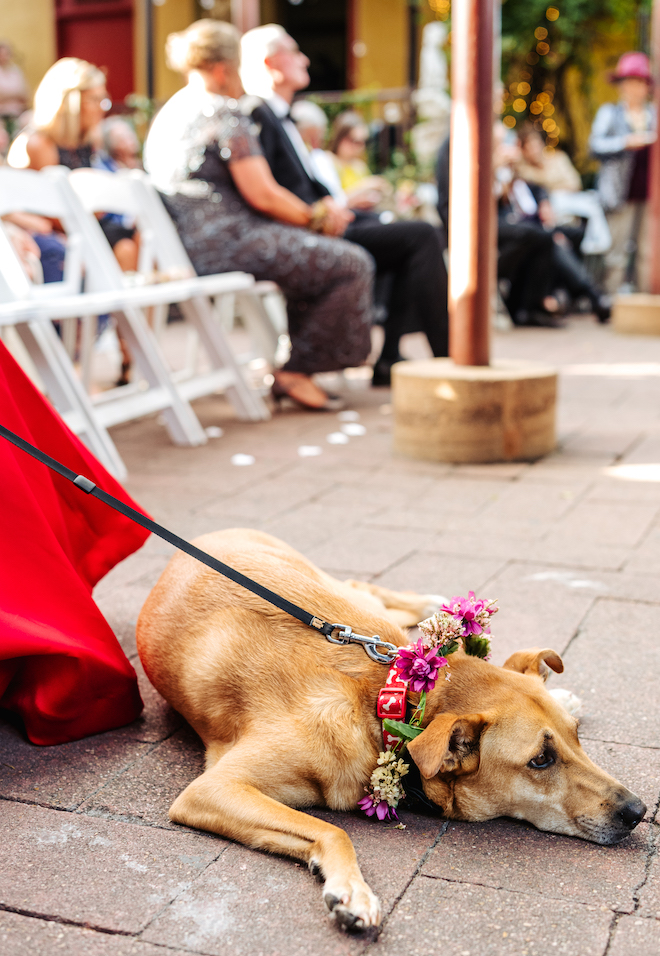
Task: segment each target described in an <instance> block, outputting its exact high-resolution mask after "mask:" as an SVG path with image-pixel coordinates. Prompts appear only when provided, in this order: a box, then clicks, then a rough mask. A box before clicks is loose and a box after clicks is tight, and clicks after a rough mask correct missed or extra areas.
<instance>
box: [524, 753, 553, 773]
mask: <svg viewBox="0 0 660 956" xmlns="http://www.w3.org/2000/svg"><path fill="white" fill-rule="evenodd" d="M554 762H555V758H554V757H553V756H552V754H551V753H550V752H549V751H547V750H542V751H541V753H540V754H537V755H536V757H532V759H531V760H530V761H529V763H528V764H527V766H528V767H531V768H532V770H545V769H546V767H551V766H552V764H553V763H554Z"/></svg>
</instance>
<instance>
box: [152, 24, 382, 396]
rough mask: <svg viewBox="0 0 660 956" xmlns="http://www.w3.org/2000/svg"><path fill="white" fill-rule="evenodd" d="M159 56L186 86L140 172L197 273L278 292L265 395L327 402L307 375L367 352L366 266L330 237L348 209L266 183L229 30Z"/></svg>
mask: <svg viewBox="0 0 660 956" xmlns="http://www.w3.org/2000/svg"><path fill="white" fill-rule="evenodd" d="M167 55H168V61H169V63H170V64H171V66H172V68H173V69H176V70H178V71H179V72H181V73H183V74H184V75H185V76H186V77H187V81H188V82H187V86H186V87H184V89H182V90H179V92H178V93H175V95H174V96H173V97H172V98H171V99H170V100H168V102H167V103H166V104H165V106H163V108H162V109H161V111H160V112H159V113H158V114H157V116H156V118H155V119H154V122H153V124H152V126H151V129H150V131H149V135H148V137H147V141H146V143H145V150H144V161H145V167H146V169H147V171H148V172H149V174H150V176H151V177H152V180H153V182H154V185H155V186H156V188H157V189H159V190H160V191H161V193H162V194H163V199H164V201H165V204H166V206H167V208H168V209H169V211H170V213H171V215H172V217H173V219H174V221H175V223H176V226H177V228H178V230H179V233H180V235H181V239H182V240H183V243H184V245H185V247H186V249H187V250H188V254H189V255H190V258H191V260H192V262H193V265H194V267H195V269H196V270H197V272H198V273H199V274H200V275H208V274H212V273H217V272H231V271H234V270H237V269H238V270H242V271H245V272H249V273H252V275H254V276H255V277H256V278H257V279H272V280H274V281H275V282H277V283H278V285H279V286H280V288H281V289H282V292H283V293H284V295H285V297H286V300H287V314H288V320H289V335H290V338H291V356H290V358H289V360H288V362H287V363H286V365H285V366H284V367H283V368H282V369H280V370H278V371H276V372H275V383H274V385H273V395H274V397H275V398H281V397H282V396H285V395H286V396H288V397H289V398H292V399H293V400H294V401H296V402H298V403H299V404H300V405H303V406H305V407H306V408H313V409H318V410H332V409H335V408H337V407H338V405H339V402H338V401H337V399H336V397H333V396H329V395H327V394H326V393H325V392H324V391H323V389H321V388H320V387H319V386H318V385H317V384H316V383H315V382H314V380H313V379H312V375H314V373H315V372H331V371H336V370H338V369H343V368H347V367H351V366H357V365H361V364H362V363H363V362H364V361H365V360H366V358H367V356H368V354H369V351H370V348H371V337H370V324H371V311H372V298H371V290H372V283H373V262H372V259H371V257H370V256H369V255H368V254H367V253H366V252H364V250H363V249H360V248H359V247H358V246H355V245H353V244H352V243H350V242H345V241H344V240H343V239H340V238H338V235H339V234H340V233H341V232H343V230H344V228H345V226H346V223H347V222H348V220H349V219H350V218H351V214H350V213H348V212H346V211H344V210H340V209H338V208H337V207H336V205H335V204H333V203H331V202H329V201H326V200H325V199H324V198H322V197H320V196H319V197H315V199H312V201H311V202H307V201H303V200H301V199H299V198H298V197H297V196H295V195H294V194H293V193H291V192H290V191H289V190H288V189H285V188H283V187H282V186H280V185H278V183H277V182H276V181H275V180H274V179H273V176H272V173H271V171H270V168H269V166H268V163H267V162H266V160H265V159H264V156H263V153H262V150H261V147H260V145H259V140H258V138H257V136H256V132H255V128H254V126H253V124H252V122H251V121H250V120H249V119H248V118H247V117H246V116H244V115H243V114H242V113H241V111H240V109H239V107H238V102H237V100H238V97H239V96H240V95H241V94H242V92H243V90H242V87H241V81H240V77H239V74H238V66H239V56H240V44H239V34H238V32H237V30H236V29H235V27H233V26H231V24H229V23H222V22H220V21H217V20H210V19H209V20H199V21H197V22H196V23H193V24H192V25H191V26H189V27H188V28H187V29H186V30H184V31H183V32H182V33H174V34H171V35H170V36H169V37H168V41H167ZM324 195H325V194H324Z"/></svg>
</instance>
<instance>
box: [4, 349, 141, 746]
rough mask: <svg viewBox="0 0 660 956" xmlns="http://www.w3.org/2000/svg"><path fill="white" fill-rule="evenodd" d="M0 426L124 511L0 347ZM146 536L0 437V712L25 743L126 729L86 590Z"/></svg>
mask: <svg viewBox="0 0 660 956" xmlns="http://www.w3.org/2000/svg"><path fill="white" fill-rule="evenodd" d="M0 424H3V425H4V426H5V427H7V428H10V429H11V430H12V431H13V432H15V433H16V434H17V435H19V436H20V437H21V438H24V439H26V440H27V441H29V442H31V443H32V444H33V445H36V446H37V447H38V448H40V449H41V450H42V451H44V452H46V454H48V455H51V456H52V457H53V458H56V459H57V460H58V461H61V462H62V463H63V464H64V465H66V466H67V467H69V468H71V469H72V470H73V471H76V472H78V473H79V474H83V475H87V476H88V477H89V478H91V479H92V480H93V481H94V482H96V484H98V485H99V487H100V488H103V490H104V491H107V492H109V493H110V494H112V495H114V496H115V497H117V498H121V499H122V500H123V501H125V502H126V503H127V504H129V505H132V506H133V507H136V505H135V502H133V501H132V500H131V498H129V497H128V495H127V494H126V492H125V491H124V490H123V488H122V487H121V485H119V484H118V483H117V482H116V481H115V480H114V478H112V477H111V476H110V475H109V474H108V472H107V471H106V470H105V469H104V468H103V467H102V465H100V464H99V462H98V461H97V460H96V459H95V458H94V456H93V455H92V454H91V452H89V451H88V450H87V449H86V448H85V446H84V445H83V444H82V443H81V442H80V441H79V440H78V439H77V438H76V436H75V435H73V434H72V433H71V432H70V431H69V429H68V428H67V426H66V425H65V424H64V422H63V421H62V419H61V418H60V417H59V415H58V414H57V412H55V411H54V410H53V408H52V407H51V406H50V405H49V404H48V402H47V401H46V400H45V399H44V398H43V397H42V396H41V395H40V394H39V392H38V391H37V389H35V387H34V386H33V385H32V383H31V382H30V380H29V379H28V378H27V376H26V375H25V374H24V372H23V371H22V370H21V368H20V367H19V366H18V365H17V364H16V362H15V361H14V359H13V358H12V356H11V355H10V354H9V352H8V351H7V349H6V348H5V347H4V345H2V343H1V342H0ZM148 536H149V532H148V531H146V530H145V529H144V528H141V527H140V526H139V525H136V524H134V523H133V522H131V521H129V520H128V519H127V518H124V517H123V515H120V514H118V513H117V512H115V511H113V510H111V509H110V508H108V507H107V505H104V504H102V503H101V502H100V501H97V500H96V499H95V498H92V497H90V496H89V495H85V494H84V493H82V492H81V491H79V490H78V489H77V488H76V487H75V486H74V485H73V484H72V483H71V482H70V481H67V480H66V479H65V478H62V477H60V476H59V475H57V474H56V473H55V472H52V471H50V469H48V468H46V466H45V465H42V464H40V463H39V462H37V461H35V460H34V459H33V458H31V457H30V456H29V455H27V454H26V453H25V452H22V451H20V450H19V449H18V448H15V447H14V446H13V445H11V444H10V443H9V442H8V441H6V440H5V439H3V438H1V437H0V707H2V708H6V709H8V710H10V711H14V712H15V713H17V714H19V715H20V716H21V718H22V719H23V722H24V724H25V728H26V731H27V735H28V737H29V738H30V740H31V741H32V742H33V743H35V744H59V743H64V742H65V741H68V740H78V739H79V738H80V737H86V736H87V735H89V734H96V733H99V732H100V731H103V730H110V729H112V728H114V727H120V726H122V725H123V724H127V723H130V721H132V720H134V719H135V718H136V717H137V716H138V715H139V714H140V712H141V711H142V700H141V698H140V693H139V691H138V686H137V679H136V676H135V671H134V670H133V668H132V667H131V665H130V663H129V661H128V660H127V658H126V656H125V655H124V652H123V651H122V649H121V647H120V646H119V643H118V642H117V639H116V637H115V635H114V634H113V632H112V630H111V629H110V626H109V625H108V623H107V621H106V620H105V619H104V617H103V615H102V614H101V612H100V611H99V609H98V607H97V606H96V604H95V603H94V601H93V599H92V596H91V592H92V588H93V587H94V585H95V584H96V583H97V581H99V580H100V578H102V577H103V575H104V574H106V573H107V572H108V571H109V570H110V569H111V568H112V567H114V565H115V564H117V563H118V562H119V561H121V560H123V559H124V558H126V557H127V556H128V555H129V554H131V553H132V552H133V551H136V550H137V549H138V548H139V547H140V546H141V545H142V544H143V543H144V542H145V540H146V539H147V538H148Z"/></svg>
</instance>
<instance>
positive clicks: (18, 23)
mask: <svg viewBox="0 0 660 956" xmlns="http://www.w3.org/2000/svg"><path fill="white" fill-rule="evenodd" d="M53 8H54V3H53V0H23V2H22V3H17V2H16V0H0V38H2V39H7V40H9V41H10V43H11V44H12V46H13V47H14V50H15V53H16V62H17V63H18V65H19V66H20V67H21V69H22V70H23V72H24V73H25V76H26V78H27V81H28V83H29V85H30V89H31V90H32V91H34V90H35V88H36V87H37V86H38V84H39V81H40V80H41V78H42V76H43V75H44V73H45V72H46V70H47V69H48V67H49V66H52V64H53V63H54V62H55V14H54V9H53Z"/></svg>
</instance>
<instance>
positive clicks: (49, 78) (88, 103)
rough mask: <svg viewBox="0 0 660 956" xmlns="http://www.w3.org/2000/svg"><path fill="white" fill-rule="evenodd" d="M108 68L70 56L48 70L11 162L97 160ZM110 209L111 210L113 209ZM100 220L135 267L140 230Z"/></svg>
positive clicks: (119, 254)
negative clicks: (100, 68)
mask: <svg viewBox="0 0 660 956" xmlns="http://www.w3.org/2000/svg"><path fill="white" fill-rule="evenodd" d="M110 105H111V104H110V100H109V98H108V91H107V89H106V85H105V73H103V72H102V71H101V70H99V68H98V67H96V66H94V65H93V64H91V63H87V61H86V60H79V59H77V58H76V57H65V58H64V59H62V60H58V61H57V63H54V64H53V66H51V68H50V69H49V70H48V71H47V72H46V73H45V75H44V77H43V79H42V81H41V83H40V84H39V86H38V87H37V90H36V92H35V94H34V113H33V117H32V122H31V124H30V126H29V127H28V128H27V129H26V130H24V131H23V132H22V133H20V135H19V136H17V138H16V139H15V140H14V142H13V143H12V146H11V149H10V150H9V155H8V157H7V161H8V163H9V165H10V166H14V167H17V168H19V169H25V168H28V169H37V170H39V169H43V168H44V167H45V166H68V168H69V169H79V168H81V167H88V166H91V165H92V160H93V157H94V155H95V153H96V144H97V143H98V142H99V139H100V132H99V127H100V125H101V121H102V120H103V118H104V116H105V114H106V112H107V110H108V109H109V107H110ZM109 212H110V211H109ZM99 221H100V225H101V228H102V229H103V231H104V233H105V235H106V238H107V240H108V242H109V243H110V245H111V246H112V249H113V252H114V254H115V256H116V258H117V261H118V262H119V265H120V266H121V268H122V269H123V270H124V272H134V271H136V269H137V263H138V246H137V242H136V240H135V235H134V234H135V230H130V231H129V233H128V234H127V232H126V230H125V229H123V228H120V229H118V228H117V223H116V221H115V219H114V217H113V216H112V215H109V216H107V217H106V216H104V217H101V219H100V220H99ZM52 232H53V223H52V222H50V221H49V220H47V219H44V220H42V226H41V229H39V230H36V229H35V239H36V241H37V243H41V241H42V240H41V239H40V238H39V237H40V236H49V235H50V234H51V233H52Z"/></svg>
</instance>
